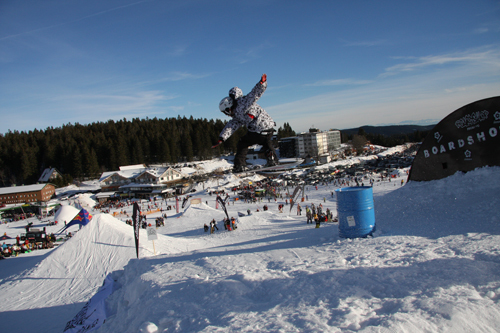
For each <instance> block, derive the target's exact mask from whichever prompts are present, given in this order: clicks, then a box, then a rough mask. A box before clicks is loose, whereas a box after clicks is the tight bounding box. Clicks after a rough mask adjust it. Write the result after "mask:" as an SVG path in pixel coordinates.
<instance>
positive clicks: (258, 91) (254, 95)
mask: <svg viewBox="0 0 500 333" xmlns="http://www.w3.org/2000/svg"><path fill="white" fill-rule="evenodd" d="M266 88H267V75H266V74H263V75H262V77H261V79H260V81H259V82H258V83H257V84H256V85H255V87H253V89H252V91H250V93H249V94H248V95H246V96H244V97H242V99H243V100H242V99H240V100H239V102H238V103H243V105H244V108H245V109H249V108H250V106H252V104H254V103H256V102H257V101H258V100H259V98H260V97H261V96H262V94H263V93H264V91H266ZM254 116H257V115H254Z"/></svg>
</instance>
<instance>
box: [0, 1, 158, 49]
mask: <svg viewBox="0 0 500 333" xmlns="http://www.w3.org/2000/svg"><path fill="white" fill-rule="evenodd" d="M149 1H153V0H141V1H137V2H134V3H130V4H127V5H122V6H117V7H114V8H110V9H106V10H103V11H100V12H97V13H94V14H90V15H86V16H83V17H80V18H77V19H75V20H71V21H67V22H61V23H57V24H53V25H49V26H46V27H40V28H38V29H33V30H30V31H24V32H20V33H18V34H12V35H9V36H4V37H0V41H1V40H6V39H11V38H15V37H19V36H23V35H28V34H32V33H35V32H39V31H43V30H48V29H52V28H56V27H61V26H64V25H67V24H72V23H76V22H80V21H83V20H86V19H88V18H91V17H95V16H100V15H103V14H106V13H110V12H113V11H115V10H119V9H122V8H126V7H130V6H135V5H138V4H141V3H143V2H149Z"/></svg>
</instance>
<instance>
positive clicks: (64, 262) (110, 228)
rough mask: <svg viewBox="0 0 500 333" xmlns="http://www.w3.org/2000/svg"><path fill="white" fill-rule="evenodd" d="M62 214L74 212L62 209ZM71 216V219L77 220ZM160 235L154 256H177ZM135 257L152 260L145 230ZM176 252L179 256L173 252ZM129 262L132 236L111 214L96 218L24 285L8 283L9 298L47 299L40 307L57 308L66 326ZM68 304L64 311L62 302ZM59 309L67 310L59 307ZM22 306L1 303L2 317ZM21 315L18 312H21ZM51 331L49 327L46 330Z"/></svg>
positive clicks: (54, 329)
mask: <svg viewBox="0 0 500 333" xmlns="http://www.w3.org/2000/svg"><path fill="white" fill-rule="evenodd" d="M63 208H65V210H67V209H68V208H73V209H74V211H76V214H78V210H76V208H74V207H71V206H63ZM76 214H75V215H76ZM167 238H168V236H164V235H158V240H159V242H158V244H157V245H156V252H157V253H165V252H170V253H171V252H175V251H176V250H175V249H173V248H172V247H171V246H169V244H170V243H171V242H168V241H167V240H166V239H167ZM139 244H140V247H139V257H140V258H143V257H147V256H151V255H153V254H154V250H153V245H152V243H151V242H150V241H148V240H147V235H146V233H145V230H142V232H141V233H140V243H139ZM177 251H178V250H177ZM131 258H136V250H135V239H134V231H133V228H132V227H131V226H130V225H127V224H125V223H124V222H122V221H119V220H117V219H115V218H114V217H112V216H111V215H109V214H97V215H96V216H94V217H93V218H92V220H91V221H90V222H89V223H88V224H87V225H86V226H84V227H83V228H82V229H81V230H80V231H78V232H76V233H75V235H74V236H73V237H72V238H71V239H69V240H67V241H66V242H65V243H63V244H61V245H59V246H58V247H57V248H56V249H54V250H53V251H51V252H50V253H49V255H48V256H47V257H46V258H44V259H43V260H42V261H41V262H40V263H39V264H38V265H36V266H35V267H34V268H33V269H31V270H30V271H29V272H26V273H25V274H24V277H23V279H22V280H19V281H12V282H8V283H9V284H11V286H4V287H5V288H8V289H9V290H10V292H11V295H16V294H25V295H31V296H29V297H33V299H38V298H43V299H46V301H45V302H44V307H46V308H51V307H59V308H60V310H58V311H61V313H60V316H62V317H63V318H64V317H66V321H69V320H70V319H71V318H73V317H74V315H75V313H77V312H78V311H79V310H80V309H81V307H82V304H84V303H85V302H87V301H88V300H89V299H90V297H92V295H93V294H95V293H96V292H97V290H98V288H99V287H100V286H101V285H102V283H103V281H104V279H105V277H106V276H107V275H108V274H110V273H111V272H113V271H118V270H121V269H123V267H124V266H125V265H126V264H127V263H128V262H129V260H130V259H131ZM68 299H71V300H72V305H71V306H68V305H67V304H66V300H68ZM62 305H66V306H64V307H62ZM18 306H23V304H22V303H19V302H14V301H11V300H10V299H9V298H7V299H6V300H5V301H4V302H2V303H0V311H15V310H23V309H22V308H19V309H18ZM20 313H22V312H20ZM49 325H50V324H49ZM44 329H46V330H45V332H61V331H62V330H63V329H64V327H44Z"/></svg>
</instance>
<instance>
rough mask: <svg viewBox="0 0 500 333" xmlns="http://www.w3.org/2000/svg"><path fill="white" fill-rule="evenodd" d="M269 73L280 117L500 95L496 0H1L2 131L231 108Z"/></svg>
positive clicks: (309, 117) (300, 127)
mask: <svg viewBox="0 0 500 333" xmlns="http://www.w3.org/2000/svg"><path fill="white" fill-rule="evenodd" d="M262 73H267V75H268V82H269V86H268V89H267V91H266V92H265V94H264V95H263V97H262V98H261V99H260V101H259V104H260V105H261V106H262V107H264V108H265V109H266V110H267V111H268V112H269V113H270V114H271V116H272V117H273V118H274V120H275V121H276V123H277V125H278V127H279V126H282V125H283V123H284V122H288V123H290V125H291V126H292V128H293V129H294V130H296V131H305V130H307V129H308V128H310V127H312V126H315V127H317V128H320V129H324V130H325V129H330V128H338V129H344V128H351V127H358V126H362V125H381V124H398V123H401V122H405V121H411V122H414V123H423V122H425V121H427V120H430V121H431V122H433V123H436V122H438V121H439V120H441V119H442V118H444V117H445V116H447V115H448V114H449V113H451V112H453V111H454V110H456V109H458V108H460V107H461V106H463V105H466V104H469V103H472V102H474V101H476V100H480V99H483V98H488V97H492V96H498V95H500V2H499V1H486V0H475V1H470V0H466V1H465V0H453V1H447V0H443V1H440V0H433V1H422V0H419V1H400V0H399V1H391V0H388V1H372V0H370V1H355V0H353V1H324V0H322V1H316V0H310V1H295V0H288V1H277V0H276V1H273V0H255V1H224V0H211V1H201V0H182V1H180V0H177V1H167V0H144V1H136V0H135V1H134V0H107V1H102V0H71V1H68V0H44V1H39V0H23V1H14V0H2V1H0V117H1V119H2V121H1V122H0V133H6V132H7V131H8V130H11V131H15V130H18V131H29V130H33V129H35V128H37V129H40V130H44V129H46V128H47V127H50V126H52V127H60V126H62V125H63V124H68V123H72V124H75V123H80V124H89V123H92V122H98V121H101V122H102V121H104V122H105V121H107V120H109V119H113V120H119V119H123V118H126V119H132V118H146V117H149V118H154V117H157V118H166V117H177V116H179V115H180V116H181V117H183V116H186V117H190V116H193V117H194V118H207V119H215V118H220V119H226V118H225V116H224V115H223V114H222V113H220V112H219V110H218V104H219V101H220V100H221V99H222V98H223V97H225V96H226V95H227V93H228V91H229V89H230V88H231V87H233V86H238V87H240V88H241V89H242V90H243V93H248V92H249V91H250V90H251V88H252V87H253V86H254V85H255V83H257V82H258V81H259V79H260V76H261V74H262Z"/></svg>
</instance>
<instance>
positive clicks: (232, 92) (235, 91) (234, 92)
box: [229, 87, 243, 99]
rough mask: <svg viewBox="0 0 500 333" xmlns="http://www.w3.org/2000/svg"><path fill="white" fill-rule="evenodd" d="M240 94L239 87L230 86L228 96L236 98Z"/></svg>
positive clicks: (241, 93)
mask: <svg viewBox="0 0 500 333" xmlns="http://www.w3.org/2000/svg"><path fill="white" fill-rule="evenodd" d="M241 96H243V91H241V89H240V88H238V87H233V88H231V90H229V97H232V98H233V99H238V98H240V97H241Z"/></svg>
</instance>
